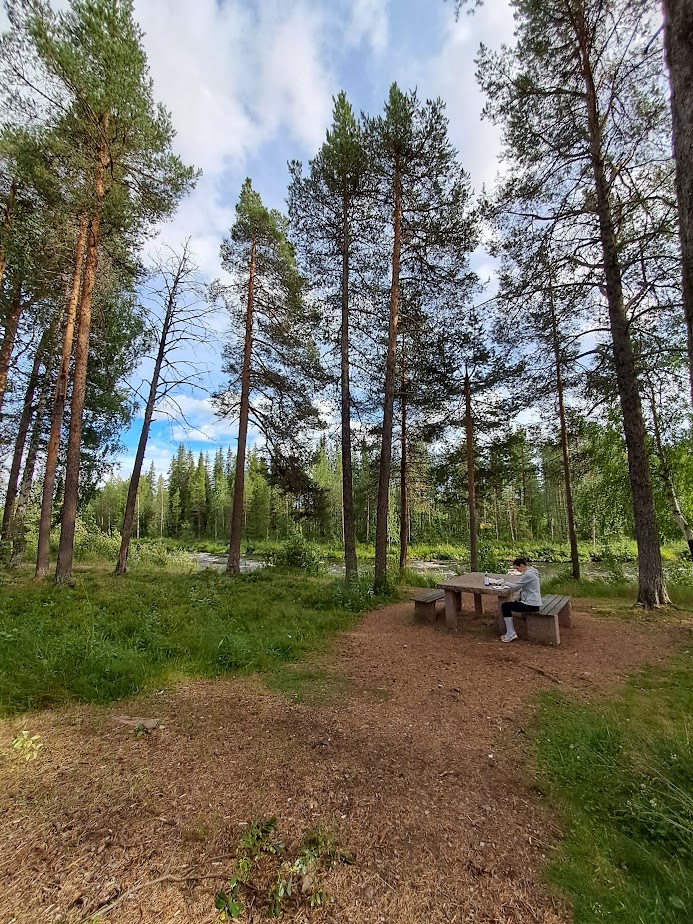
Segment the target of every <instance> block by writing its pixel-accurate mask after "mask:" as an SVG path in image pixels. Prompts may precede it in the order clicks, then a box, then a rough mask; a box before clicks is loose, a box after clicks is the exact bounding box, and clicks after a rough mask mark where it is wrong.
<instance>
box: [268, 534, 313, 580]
mask: <svg viewBox="0 0 693 924" xmlns="http://www.w3.org/2000/svg"><path fill="white" fill-rule="evenodd" d="M271 562H272V564H273V565H274V566H275V567H278V568H295V569H297V570H299V571H305V572H306V574H319V573H320V572H321V571H324V570H325V563H324V561H323V558H322V555H321V554H320V549H319V548H318V547H317V546H316V545H313V543H311V542H307V541H306V540H305V539H304V538H303V536H301V535H300V534H299V533H296V534H295V535H293V536H291V537H290V538H289V539H287V540H286V542H285V543H284V544H283V546H281V547H280V548H279V549H278V550H277V551H276V552H274V553H273V554H272V557H271Z"/></svg>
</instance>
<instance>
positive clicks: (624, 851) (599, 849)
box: [538, 651, 693, 924]
mask: <svg viewBox="0 0 693 924" xmlns="http://www.w3.org/2000/svg"><path fill="white" fill-rule="evenodd" d="M691 715H693V653H692V652H690V651H689V652H687V653H686V655H685V656H683V657H682V658H681V659H680V661H679V663H678V664H677V665H676V666H675V667H673V668H671V669H669V670H660V669H648V670H646V671H643V672H641V673H639V674H638V675H636V676H635V677H634V678H632V679H631V681H630V682H629V683H628V684H627V685H626V687H625V688H624V690H623V692H622V693H621V694H620V695H619V697H618V698H617V699H615V700H612V701H610V702H607V703H602V704H599V705H584V704H576V703H575V702H572V701H570V700H568V699H566V698H564V697H560V696H557V695H547V696H546V697H544V699H543V701H542V704H541V707H540V713H539V729H540V738H539V745H538V759H539V768H540V773H541V780H542V785H543V786H544V787H545V789H546V791H547V792H548V794H549V796H550V798H551V801H552V802H553V804H554V806H555V807H556V808H557V809H558V811H559V813H560V815H561V816H562V820H563V824H564V829H565V831H566V836H565V839H564V841H563V842H562V844H561V847H560V849H559V850H558V852H557V854H556V855H555V857H554V858H553V860H552V861H551V863H550V866H549V867H548V871H547V875H548V879H549V882H550V883H551V884H552V885H553V886H554V887H556V888H558V890H559V891H560V892H562V893H563V894H564V895H565V896H567V897H568V899H569V900H570V902H571V904H572V906H573V913H574V920H575V924H596V922H601V921H610V922H613V924H640V922H642V924H645V922H647V924H684V922H685V924H688V922H689V921H690V920H691V913H692V912H693V878H692V877H691V875H690V870H691V868H693V725H692V722H691Z"/></svg>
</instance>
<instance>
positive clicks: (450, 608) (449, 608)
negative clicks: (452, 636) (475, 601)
mask: <svg viewBox="0 0 693 924" xmlns="http://www.w3.org/2000/svg"><path fill="white" fill-rule="evenodd" d="M461 596H462V595H461V594H458V593H456V592H455V591H454V590H446V591H445V625H446V626H447V627H448V629H456V628H457V612H458V610H457V605H458V601H459V600H460V598H461Z"/></svg>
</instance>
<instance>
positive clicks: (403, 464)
mask: <svg viewBox="0 0 693 924" xmlns="http://www.w3.org/2000/svg"><path fill="white" fill-rule="evenodd" d="M406 388H407V376H406V349H405V338H404V337H402V377H401V387H400V402H401V404H402V434H401V438H400V463H399V570H400V571H404V569H405V568H406V567H407V551H408V548H409V498H408V495H407V464H408V459H407V394H406Z"/></svg>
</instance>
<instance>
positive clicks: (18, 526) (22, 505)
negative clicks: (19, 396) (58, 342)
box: [10, 354, 56, 565]
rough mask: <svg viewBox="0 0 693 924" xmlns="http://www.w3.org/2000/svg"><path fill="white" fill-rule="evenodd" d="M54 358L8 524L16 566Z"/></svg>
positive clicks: (22, 549)
mask: <svg viewBox="0 0 693 924" xmlns="http://www.w3.org/2000/svg"><path fill="white" fill-rule="evenodd" d="M55 359H56V357H55V356H54V355H53V354H51V356H50V357H49V360H48V365H47V366H46V368H45V369H44V373H43V382H42V383H41V388H40V390H39V397H38V402H37V405H36V413H35V415H34V424H33V427H32V430H31V436H30V438H29V448H28V450H27V454H26V460H25V462H24V471H23V472H22V480H21V483H20V486H19V493H18V495H17V503H16V506H15V509H14V515H13V517H12V521H11V524H10V536H11V538H12V564H13V565H18V564H19V563H20V562H21V561H22V559H23V557H24V552H25V550H26V530H25V529H24V517H25V515H26V508H27V505H28V503H29V498H30V496H31V489H32V487H33V485H34V471H35V469H36V459H37V457H38V453H39V448H40V446H41V438H42V436H43V432H44V430H43V428H44V423H45V419H46V408H47V407H48V398H49V396H50V392H51V377H52V374H53V369H54V362H55Z"/></svg>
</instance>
